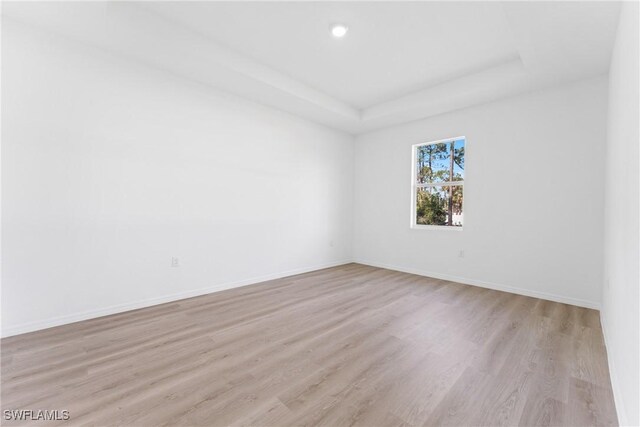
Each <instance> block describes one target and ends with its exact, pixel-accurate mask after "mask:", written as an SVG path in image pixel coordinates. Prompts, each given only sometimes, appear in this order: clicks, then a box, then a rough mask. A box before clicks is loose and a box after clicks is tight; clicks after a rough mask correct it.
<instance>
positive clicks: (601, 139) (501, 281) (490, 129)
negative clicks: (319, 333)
mask: <svg viewBox="0 0 640 427" xmlns="http://www.w3.org/2000/svg"><path fill="white" fill-rule="evenodd" d="M606 108H607V81H606V78H605V77H599V78H595V79H590V80H586V81H582V82H579V83H574V84H571V85H567V86H563V87H561V88H556V89H550V90H545V91H541V92H536V93H532V94H528V95H524V96H519V97H516V98H510V99H506V100H502V101H499V102H495V103H491V104H485V105H483V106H478V107H474V108H469V109H465V110H460V111H457V112H454V113H450V114H445V115H441V116H437V117H433V118H429V119H427V120H422V121H417V122H413V123H410V124H406V125H402V126H398V127H393V128H388V129H385V130H381V131H378V132H374V133H370V134H366V135H360V136H358V137H357V138H356V147H355V158H356V165H355V193H354V194H355V204H354V210H355V221H354V259H355V261H357V262H362V263H365V264H370V265H378V266H383V267H389V268H394V269H398V270H403V271H408V272H413V273H418V274H424V275H429V276H434V277H440V278H445V279H449V280H455V281H459V282H463V283H471V284H476V285H480V286H486V287H492V288H496V289H503V290H508V291H512V292H519V293H524V294H527V295H533V296H538V297H542V298H548V299H554V300H559V301H564V302H569V303H572V304H578V305H584V306H588V307H599V304H600V297H601V283H602V277H603V276H602V256H603V255H602V242H603V208H602V203H603V192H604V172H603V167H602V164H603V162H604V144H605V139H606ZM456 136H466V138H467V143H466V161H465V162H466V166H465V168H466V170H465V190H464V191H465V193H464V196H465V198H464V209H465V212H464V219H465V225H464V228H463V230H462V231H454V230H450V229H442V230H424V229H422V230H421V229H411V228H410V227H409V224H410V212H411V206H410V203H411V202H410V200H411V170H412V167H413V165H412V164H411V146H412V144H416V143H421V142H428V141H435V140H440V139H445V138H450V137H456ZM461 251H464V253H463V254H461ZM460 255H463V257H461V256H460Z"/></svg>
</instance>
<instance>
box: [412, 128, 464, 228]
mask: <svg viewBox="0 0 640 427" xmlns="http://www.w3.org/2000/svg"><path fill="white" fill-rule="evenodd" d="M461 139H463V140H464V155H465V158H466V157H467V154H468V150H467V142H468V140H467V137H466V136H464V135H462V136H456V137H453V138H445V139H439V140H436V141H429V142H420V143H418V144H413V145H412V146H411V218H410V222H409V226H410V228H411V229H413V230H440V231H463V228H464V223H463V224H462V226H460V227H458V226H450V225H433V224H418V223H417V222H416V220H417V218H416V214H417V213H416V195H417V193H418V189H419V188H428V187H451V186H455V185H460V186H462V194H463V198H462V212H463V213H464V212H465V199H466V197H465V189H464V182H465V180H466V169H465V179H463V180H462V181H445V182H437V183H432V184H418V182H417V181H418V175H417V173H418V171H417V168H416V162H417V161H418V159H417V153H418V147H422V146H425V145H434V144H446V143H448V142H454V141H458V140H461ZM465 167H466V159H465Z"/></svg>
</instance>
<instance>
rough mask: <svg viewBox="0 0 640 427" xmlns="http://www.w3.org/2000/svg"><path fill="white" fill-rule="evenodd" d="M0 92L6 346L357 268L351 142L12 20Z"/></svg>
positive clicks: (6, 29)
mask: <svg viewBox="0 0 640 427" xmlns="http://www.w3.org/2000/svg"><path fill="white" fill-rule="evenodd" d="M2 88H3V94H2V95H3V97H2V122H3V124H4V126H3V128H2V205H3V215H2V229H3V236H2V252H3V260H2V262H3V266H2V267H3V269H2V284H3V287H2V330H3V334H4V335H9V334H14V333H19V332H24V331H27V330H33V329H39V328H42V327H45V326H50V325H53V324H60V323H66V322H69V321H73V320H79V319H82V318H86V317H91V316H95V315H98V314H105V313H110V312H113V311H118V310H125V309H128V308H132V307H137V306H140V305H145V304H151V303H154V302H160V301H166V300H171V299H176V298H179V297H184V296H188V295H195V294H199V293H204V292H207V291H211V290H215V289H220V288H224V287H228V286H234V285H237V284H242V283H247V282H252V281H259V280H262V279H265V278H269V277H276V276H281V275H287V274H290V273H292V272H297V271H303V270H307V269H315V268H320V267H323V266H327V265H332V264H336V263H343V262H345V261H348V260H349V259H350V257H351V225H352V218H353V216H352V197H353V194H352V181H353V179H352V167H353V138H352V137H351V136H349V135H346V134H342V133H338V132H335V131H332V130H329V129H327V128H324V127H321V126H318V125H316V124H311V123H309V122H307V121H304V120H302V119H298V118H295V117H293V116H290V115H288V114H285V113H282V112H278V111H275V110H272V109H269V108H266V107H262V106H259V105H256V104H252V103H249V102H246V101H243V100H240V99H238V98H235V97H233V96H230V95H225V94H222V93H217V92H214V91H212V90H209V89H207V88H206V87H204V86H200V85H197V84H192V83H190V82H188V81H186V80H182V79H179V78H176V77H174V76H172V75H170V74H166V73H163V72H161V71H159V70H158V71H156V70H154V69H151V68H147V67H145V66H142V65H138V64H136V63H133V62H129V61H126V60H124V59H119V58H117V57H114V56H111V55H109V54H107V53H105V52H101V51H99V50H96V49H94V48H90V47H86V46H83V45H80V44H75V43H73V42H69V41H67V40H66V39H63V38H59V37H56V36H53V35H52V34H48V33H44V32H43V33H40V32H38V31H37V30H33V29H30V28H27V27H25V26H22V25H21V24H16V23H12V22H10V21H7V20H6V18H5V20H4V21H3V26H2ZM173 256H177V257H179V259H180V262H181V264H182V266H181V267H179V268H172V267H171V258H172V257H173Z"/></svg>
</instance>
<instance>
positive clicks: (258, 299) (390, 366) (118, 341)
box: [1, 264, 617, 426]
mask: <svg viewBox="0 0 640 427" xmlns="http://www.w3.org/2000/svg"><path fill="white" fill-rule="evenodd" d="M598 316H599V315H598V312H597V311H594V310H588V309H584V308H579V307H574V306H570V305H565V304H559V303H554V302H549V301H544V300H540V299H535V298H528V297H524V296H520V295H514V294H509V293H504V292H497V291H492V290H487V289H482V288H477V287H473V286H466V285H461V284H457V283H452V282H447V281H443V280H436V279H430V278H425V277H420V276H415V275H411V274H405V273H400V272H395V271H391V270H384V269H379V268H373V267H368V266H363V265H358V264H349V265H345V266H341V267H336V268H331V269H325V270H320V271H316V272H312V273H308V274H302V275H298V276H292V277H287V278H284V279H279V280H273V281H269V282H264V283H260V284H257V285H253V286H247V287H242V288H237V289H232V290H228V291H224V292H219V293H215V294H210V295H206V296H201V297H196V298H191V299H186V300H181V301H177V302H173V303H168V304H163V305H158V306H154V307H150V308H146V309H141V310H136V311H130V312H127V313H122V314H118V315H113V316H108V317H102V318H98V319H93V320H87V321H84V322H79V323H75V324H71V325H65V326H61V327H57V328H51V329H47V330H43V331H39V332H34V333H30V334H24V335H19V336H15V337H9V338H6V339H3V340H2V342H1V344H2V349H1V359H2V365H1V366H2V370H1V373H2V390H1V397H2V404H1V406H2V409H3V414H4V410H6V409H10V410H15V409H33V410H44V409H48V410H56V409H57V410H68V411H69V413H70V420H69V421H50V422H48V423H46V422H44V423H43V422H39V423H37V424H49V425H58V426H59V425H132V426H160V425H166V426H174V425H207V426H223V425H238V426H241V425H255V426H292V425H295V426H299V425H309V426H311V425H313V426H320V425H322V426H346V425H361V426H439V425H451V426H466V425H469V426H471V425H472V426H503V425H504V426H506V425H526V426H534V425H544V426H553V425H563V426H569V425H571V426H588V425H594V426H595V425H598V426H599V425H617V419H616V413H615V408H614V404H613V397H612V392H611V385H610V382H609V371H608V367H607V358H606V352H605V348H604V344H603V339H602V331H601V329H600V321H599V317H598ZM4 424H6V425H17V424H23V425H25V424H29V423H20V422H15V421H4Z"/></svg>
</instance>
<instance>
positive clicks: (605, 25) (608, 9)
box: [3, 1, 619, 134]
mask: <svg viewBox="0 0 640 427" xmlns="http://www.w3.org/2000/svg"><path fill="white" fill-rule="evenodd" d="M618 14H619V4H618V3H617V2H489V1H487V2H483V1H476V2H190V1H174V2H170V1H157V2H153V1H151V2H88V3H83V2H23V3H18V2H4V3H3V15H4V16H8V17H9V18H10V19H15V20H18V21H23V22H27V23H29V24H34V25H38V26H41V27H44V28H47V29H49V30H51V31H54V32H57V33H60V34H63V35H66V36H68V37H72V38H74V39H77V40H80V41H82V42H85V43H90V44H93V45H95V46H98V47H100V48H103V49H106V50H109V51H111V52H114V53H117V54H120V55H123V56H126V57H129V58H134V59H136V60H139V61H143V62H145V63H147V64H149V65H152V66H155V67H159V68H163V69H166V70H168V71H170V72H172V73H175V74H179V75H181V76H183V77H186V78H189V79H192V80H196V81H198V82H200V83H203V84H207V85H210V86H213V87H216V88H219V89H223V90H227V91H230V92H233V93H235V94H237V95H240V96H242V97H245V98H248V99H250V100H254V101H256V102H259V103H262V104H266V105H270V106H273V107H275V108H278V109H281V110H284V111H288V112H291V113H293V114H296V115H299V116H302V117H305V118H307V119H310V120H313V121H315V122H318V123H321V124H324V125H327V126H331V127H334V128H336V129H340V130H343V131H346V132H349V133H352V134H357V133H363V132H367V131H371V130H374V129H378V128H381V127H385V126H389V125H394V124H398V123H403V122H406V121H410V120H416V119H420V118H424V117H429V116H432V115H435V114H442V113H444V112H447V111H452V110H455V109H459V108H465V107H469V106H472V105H477V104H480V103H484V102H490V101H493V100H496V99H500V98H503V97H507V96H513V95H517V94H519V93H524V92H528V91H532V90H536V89H541V88H544V87H548V86H552V85H557V84H560V83H564V82H569V81H574V80H578V79H582V78H587V77H591V76H596V75H601V74H604V73H606V72H607V71H608V67H609V60H610V57H611V50H612V46H613V41H614V37H615V32H616V27H617V20H618ZM332 23H345V24H347V25H348V26H349V32H348V34H347V36H346V37H344V38H343V39H335V38H333V37H332V36H331V35H330V33H329V26H330V25H331V24H332Z"/></svg>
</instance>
